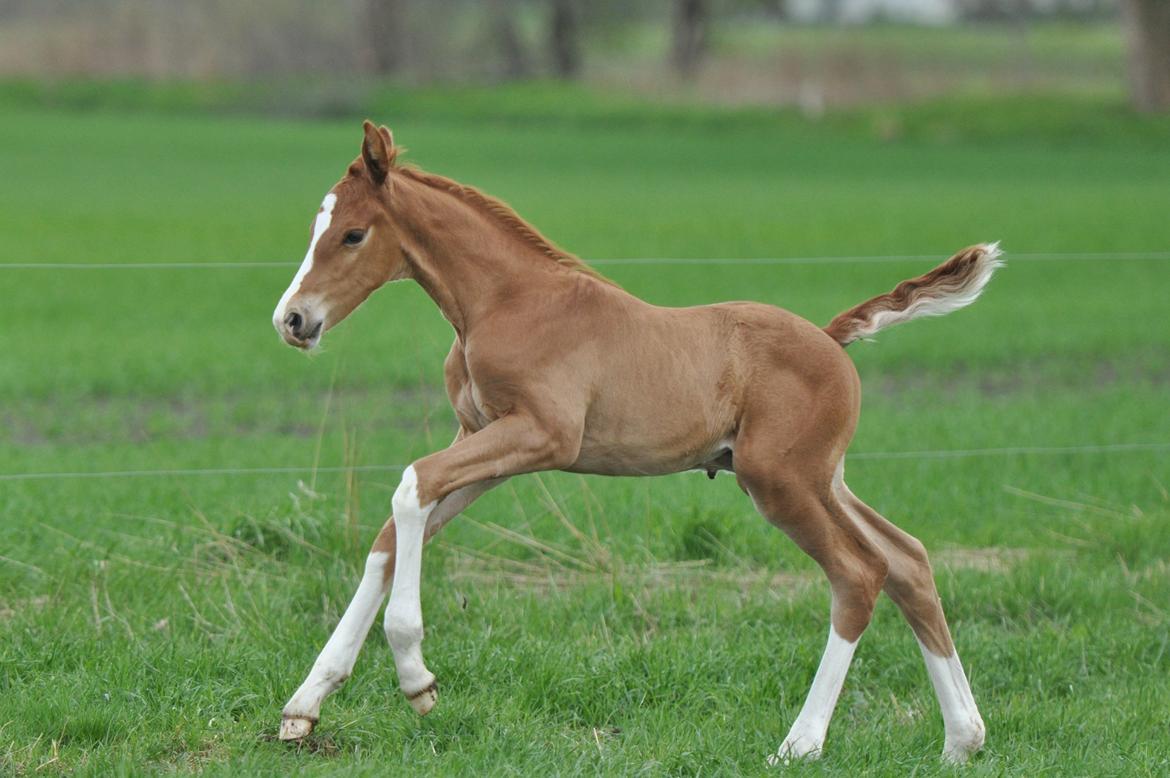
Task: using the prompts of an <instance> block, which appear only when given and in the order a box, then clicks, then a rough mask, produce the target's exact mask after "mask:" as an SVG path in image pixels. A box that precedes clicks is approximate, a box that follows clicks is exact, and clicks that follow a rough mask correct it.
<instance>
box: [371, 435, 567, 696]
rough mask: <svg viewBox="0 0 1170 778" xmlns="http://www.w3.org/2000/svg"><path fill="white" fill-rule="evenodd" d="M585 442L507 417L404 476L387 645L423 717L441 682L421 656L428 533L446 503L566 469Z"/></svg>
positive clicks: (397, 501)
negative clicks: (485, 486)
mask: <svg viewBox="0 0 1170 778" xmlns="http://www.w3.org/2000/svg"><path fill="white" fill-rule="evenodd" d="M579 448H580V435H579V434H578V435H572V434H566V433H564V432H553V431H550V430H548V429H547V428H544V427H542V426H541V425H540V424H539V423H537V422H536V421H535V420H534V419H533V418H531V417H527V416H520V415H512V416H506V417H504V418H503V419H500V420H498V421H495V422H493V423H491V424H489V425H488V426H487V427H485V428H483V429H482V430H480V431H479V432H477V433H475V434H473V435H470V436H468V437H466V438H464V439H462V440H460V441H457V442H456V443H455V444H454V445H452V446H451V447H450V448H448V449H446V450H444V451H440V452H438V453H436V454H432V455H430V456H428V457H425V458H423V459H420V460H419V461H417V462H415V463H414V464H413V465H411V466H410V467H408V468H406V471H405V472H404V473H403V474H402V482H401V483H400V484H399V486H398V489H397V490H396V491H395V492H394V515H395V517H396V519H397V526H398V543H397V548H396V554H395V572H394V584H393V586H392V587H391V590H390V604H389V605H387V606H386V639H387V640H388V641H389V643H390V648H391V650H392V651H393V653H394V664H395V666H396V667H397V669H398V685H399V688H401V689H402V693H403V694H404V695H406V698H407V699H408V700H409V701H410V704H411V707H413V708H414V709H415V711H416V712H417V713H418V714H419V715H422V716H425V715H426V714H427V713H429V712H430V711H431V709H432V708H433V707H434V706H435V703H436V702H437V701H438V690H437V687H436V684H435V676H434V673H432V672H431V671H430V670H428V669H427V666H426V663H425V662H424V661H423V655H422V639H423V617H422V603H421V600H420V597H419V587H420V578H421V572H422V547H423V538H424V532H425V528H426V526H427V524H428V521H429V520H430V517H431V516H432V514H433V513H434V512H435V511H437V510H438V509H439V507H440V506H442V504H443V500H444V499H445V498H446V496H447V495H449V494H452V493H457V492H458V491H459V490H461V489H466V488H469V487H472V486H474V485H476V484H479V483H482V482H484V481H487V480H490V479H502V478H506V477H508V476H511V475H518V474H520V473H529V472H535V471H538V470H552V469H558V468H562V467H566V466H568V465H570V464H572V462H573V461H575V459H576V456H577V451H578V450H579Z"/></svg>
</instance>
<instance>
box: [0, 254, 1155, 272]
mask: <svg viewBox="0 0 1170 778" xmlns="http://www.w3.org/2000/svg"><path fill="white" fill-rule="evenodd" d="M948 256H950V255H949V254H948V253H946V252H940V253H938V254H879V255H860V254H859V255H844V256H824V257H615V258H610V259H590V260H586V261H587V262H589V264H591V265H598V266H602V267H606V266H608V267H620V266H636V265H659V266H680V267H682V266H688V265H694V266H708V267H710V266H716V267H717V266H736V265H850V264H852V265H866V264H883V263H890V262H939V261H941V260H942V259H943V258H945V257H948ZM1007 259H1008V260H1009V261H1011V262H1021V261H1022V262H1066V261H1067V262H1127V261H1142V260H1154V261H1166V260H1170V251H1128V252H1126V251H1122V252H1117V251H1113V252H1106V251H1099V252H1098V251H1087V252H1038V253H1021V254H1008V255H1007ZM300 264H301V263H300V262H299V261H241V262H220V261H208V262H2V263H0V270H255V269H275V268H293V267H299V266H300Z"/></svg>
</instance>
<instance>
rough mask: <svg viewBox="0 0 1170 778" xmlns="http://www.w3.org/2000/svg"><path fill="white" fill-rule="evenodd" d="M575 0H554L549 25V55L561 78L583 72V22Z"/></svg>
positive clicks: (554, 68) (555, 70)
mask: <svg viewBox="0 0 1170 778" xmlns="http://www.w3.org/2000/svg"><path fill="white" fill-rule="evenodd" d="M580 21H581V20H580V17H579V14H578V12H577V3H576V2H575V0H552V15H551V17H550V18H549V26H548V47H549V55H550V56H551V58H552V66H553V72H554V73H556V75H557V76H558V77H560V78H576V77H577V76H578V75H580V73H581V24H580Z"/></svg>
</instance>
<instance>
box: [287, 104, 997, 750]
mask: <svg viewBox="0 0 1170 778" xmlns="http://www.w3.org/2000/svg"><path fill="white" fill-rule="evenodd" d="M396 156H397V149H396V148H395V146H394V142H393V139H392V138H391V135H390V132H389V130H387V129H386V128H385V127H380V128H375V127H374V126H373V125H372V124H370V123H369V122H366V123H365V138H364V141H363V143H362V150H361V156H360V157H358V159H356V160H355V161H354V162H353V163H352V164H351V165H350V166H349V170H348V171H347V173H346V175H345V177H344V178H342V179H341V181H340V182H338V184H337V185H336V186H334V187H333V189H331V190H330V191H329V193H328V194H327V195H325V200H324V202H322V204H321V209H320V210H319V211H318V212H317V217H316V220H315V222H314V224H313V235H312V239H311V241H310V243H309V250H308V253H307V254H306V256H305V260H304V263H303V264H302V265H301V268H300V270H298V271H297V274H296V276H295V277H294V278H293V280H292V284H291V285H290V286H289V287H288V290H287V291H286V292H285V293H284V296H283V297H281V298H280V302H279V304H278V305H277V306H276V311H275V313H274V314H273V324H274V325H275V326H276V329H277V331H278V332H279V333H280V335H281V337H283V338H284V340H285V341H286V342H287V343H289V344H290V345H292V346H296V347H297V348H300V349H304V350H309V349H312V348H313V347H314V346H316V345H317V343H318V342H319V341H320V339H321V335H322V333H324V332H325V331H326V330H328V329H329V328H330V327H333V326H334V325H336V324H337V323H338V322H340V321H341V320H342V319H344V318H345V317H346V316H347V315H349V313H350V312H352V311H353V310H354V309H355V308H356V307H357V306H358V305H360V304H361V303H362V302H363V301H364V300H365V299H366V298H367V297H368V296H369V295H370V294H371V293H372V292H373V291H374V290H376V289H377V288H378V287H380V286H382V285H383V284H385V283H387V282H389V281H398V280H402V279H413V280H414V281H416V282H417V283H418V284H419V285H420V286H422V288H423V289H424V290H425V291H426V293H427V294H428V295H429V296H430V297H431V299H433V300H434V301H435V304H436V305H437V306H438V307H439V310H440V311H441V312H442V313H443V316H445V317H446V319H447V321H449V322H450V323H451V326H452V327H454V329H455V343H454V345H452V347H451V351H450V353H449V354H448V356H447V360H446V364H445V366H444V369H445V375H446V385H447V394H448V396H449V397H450V400H451V404H452V405H453V406H454V408H455V413H456V415H457V416H458V419H459V431H458V434H457V435H456V436H455V441H454V442H453V443H452V444H451V445H450V446H449V447H448V448H446V449H444V450H443V451H439V452H437V453H435V454H431V455H430V456H426V457H423V458H422V459H419V460H417V461H416V462H414V463H413V464H412V465H411V466H409V467H407V468H406V471H405V472H404V473H403V474H402V482H401V483H400V484H399V486H398V489H397V490H396V491H395V493H394V498H393V503H392V505H393V516H392V517H391V518H390V519H389V520H388V521H387V522H386V524H385V526H384V527H383V528H382V531H381V532H380V533H379V535H378V538H377V540H375V541H374V545H373V548H372V549H371V550H370V554H369V557H368V558H367V561H366V567H365V574H364V575H363V576H362V580H361V583H360V585H359V586H358V589H357V593H356V594H355V595H354V598H353V601H352V602H351V603H350V605H349V607H348V608H347V609H346V611H345V615H344V616H342V618H341V622H340V623H339V624H338V626H337V629H336V630H335V631H334V633H333V635H332V637H330V638H329V642H328V643H326V645H325V648H324V650H323V651H322V652H321V654H320V656H319V657H318V658H317V661H316V662H315V663H314V665H313V669H312V671H311V672H310V673H309V676H308V678H307V679H306V680H305V682H304V683H303V684H302V685H301V687H300V688H299V689H297V691H296V693H295V694H294V695H293V696H292V699H290V700H289V702H288V704H287V705H285V707H284V718H283V721H282V723H281V727H280V737H281V738H282V739H285V740H295V739H299V738H303V737H305V736H306V735H308V734H309V733H310V732H311V731H312V729H313V727H314V725H315V724H316V722H317V716H318V712H319V711H320V707H321V702H322V700H323V699H324V698H325V697H326V696H327V695H328V694H330V693H331V692H333V691H334V690H335V689H336V688H337V687H338V686H340V685H341V683H342V682H343V681H344V680H345V679H346V678H347V677H348V676H349V674H350V672H351V671H352V669H353V665H354V661H355V660H356V658H357V654H358V651H359V650H360V648H361V644H362V642H363V640H364V639H365V636H366V633H367V632H368V631H369V629H370V626H371V624H372V623H373V621H374V618H375V616H376V615H377V612H378V608H379V607H380V606H381V604H382V601H383V599H384V598H385V597H386V593H387V590H389V592H390V604H389V605H388V606H387V608H386V621H385V624H386V637H387V638H388V640H389V642H390V647H391V649H392V650H393V653H394V663H395V666H396V667H397V670H398V682H399V686H400V687H401V689H402V691H403V693H404V694H405V695H406V697H407V699H408V700H409V701H410V704H411V705H412V706H413V707H414V709H415V710H416V711H417V712H418V713H419V714H420V715H425V714H426V713H428V712H429V711H430V710H431V708H432V707H434V705H435V703H436V701H437V699H438V692H437V688H436V685H435V676H434V675H433V674H432V673H431V672H430V671H429V670H428V669H427V667H426V665H425V664H424V663H423V655H422V649H421V643H422V638H423V619H422V609H421V606H420V604H419V573H420V565H421V559H422V547H423V543H424V541H425V540H426V539H427V538H429V537H430V536H431V535H433V534H434V533H436V532H438V531H439V530H440V529H441V528H442V527H443V525H445V524H446V523H447V522H448V521H450V520H451V519H452V518H454V517H455V515H456V514H458V513H459V512H460V511H462V510H463V509H464V508H466V507H467V506H468V505H469V504H470V503H471V502H472V501H473V500H474V499H476V498H477V497H479V496H480V495H481V494H483V493H484V492H486V491H487V490H488V489H490V488H492V487H493V486H496V485H497V484H499V483H501V482H502V481H504V480H505V479H507V478H508V477H510V476H513V475H519V474H521V473H532V472H536V471H540V470H566V471H569V472H574V473H596V474H601V475H659V474H666V473H676V472H679V471H682V470H692V469H703V470H707V471H708V472H709V473H711V474H714V472H715V471H716V470H729V471H732V472H734V473H735V477H736V480H737V481H738V483H739V485H740V487H741V488H742V489H743V490H744V491H745V492H747V494H748V495H749V496H750V497H751V498H752V500H753V501H754V503H755V505H756V508H757V509H758V510H759V511H760V513H762V514H763V515H764V517H765V518H766V519H768V521H770V522H772V523H773V524H774V525H775V526H777V527H779V528H780V529H782V530H784V532H785V533H787V534H788V536H789V537H791V538H792V539H793V540H794V541H795V542H796V543H797V544H798V545H799V546H800V547H801V548H802V549H804V550H805V551H806V552H807V553H808V554H809V555H810V556H811V557H812V558H813V559H815V560H816V561H817V563H818V564H819V565H820V566H821V568H822V569H823V570H824V572H825V575H826V576H827V577H828V579H829V584H830V587H831V589H832V595H833V596H832V611H831V619H830V621H831V626H830V630H829V640H828V646H827V647H826V649H825V652H824V656H823V658H822V659H821V664H820V667H819V669H818V670H817V673H816V676H815V678H814V679H813V682H812V688H811V689H810V690H809V694H808V699H807V700H806V702H805V704H804V707H803V708H802V709H801V711H800V715H799V716H797V719H796V722H795V723H794V724H793V726H792V729H791V731H790V732H789V733H788V736H787V737H786V738H785V739H784V742H783V743H782V744H781V745H780V748H779V750H778V751H777V752H776V754H775V755H773V756H772V757H771V758H770V761H771V762H775V761H778V760H788V759H793V758H802V757H815V756H817V755H819V753H820V751H821V748H822V746H823V744H824V740H825V733H826V731H827V729H828V726H829V718H830V716H831V715H832V713H833V708H834V707H835V705H836V702H837V696H838V695H839V693H840V691H841V686H842V684H843V683H844V680H845V674H846V671H847V670H848V668H849V663H850V660H851V659H852V657H853V651H854V648H855V647H856V645H857V640H858V638H860V637H861V633H862V632H864V631H865V628H866V626H867V625H868V624H869V621H870V616H871V614H872V612H873V608H874V602H875V600H876V599H877V596H878V594H879V592H881V591H882V590H884V591H885V592H886V593H887V594H889V595H890V597H891V598H892V599H893V600H894V602H895V603H897V605H898V606H899V608H901V610H902V613H903V614H904V615H905V617H906V619H907V621H909V623H910V626H911V627H912V628H913V629H914V633H915V635H916V636H917V637H918V642H919V644H920V646H921V648H922V655H923V657H924V659H925V660H926V668H927V671H928V672H929V674H930V678H931V681H932V682H933V684H934V689H935V692H936V693H937V695H938V700H939V704H940V705H941V707H942V715H943V721H944V723H945V725H946V740H945V745H944V747H943V756H944V757H945V758H946V759H948V760H952V761H963V760H965V759H966V758H967V757H968V756H969V755H970V754H972V753H974V752H975V751H977V750H978V749H979V748H980V747H981V746H982V744H983V736H984V728H983V721H982V719H981V718H980V716H979V711H978V710H977V709H976V707H975V701H974V699H973V698H972V696H971V689H970V686H969V685H968V683H967V678H966V676H965V675H964V673H963V668H962V665H961V664H960V663H959V658H958V656H957V655H956V653H955V648H954V645H953V644H952V642H951V635H950V631H949V629H948V628H947V623H946V619H945V618H944V616H943V611H942V607H941V605H940V603H939V597H938V593H937V592H936V590H935V585H934V578H933V575H932V573H931V569H930V563H929V561H928V560H927V557H926V551H925V549H924V548H923V546H922V544H921V543H920V542H919V541H918V540H916V539H915V538H913V537H911V536H910V535H908V534H906V533H905V532H903V531H901V530H900V529H898V528H897V527H895V526H894V525H893V524H891V523H890V522H888V521H886V520H885V519H884V518H882V517H881V516H880V515H879V514H878V513H877V512H876V511H874V510H873V509H872V508H870V507H869V506H867V505H866V504H865V503H863V502H862V501H861V500H859V499H858V498H857V497H856V496H854V494H853V493H852V492H850V491H849V488H848V487H847V486H846V485H845V481H844V480H843V474H844V456H845V450H846V448H848V446H849V441H850V439H851V438H852V436H853V431H854V429H855V427H856V425H857V416H858V411H859V405H860V399H861V391H860V384H859V380H858V377H857V371H856V370H855V368H854V366H853V362H852V361H851V360H850V359H849V358H848V356H846V354H845V349H844V348H843V347H844V346H847V345H848V344H850V343H852V342H853V341H855V340H858V339H859V338H865V337H869V336H871V335H873V334H875V333H876V332H878V331H879V330H881V329H884V328H886V327H889V326H891V325H894V324H898V323H900V322H904V321H909V320H910V319H914V318H917V317H920V316H934V315H940V314H944V313H949V312H950V311H953V310H956V309H957V308H961V307H963V306H965V305H968V304H969V303H971V302H973V301H974V300H975V298H976V297H978V296H979V293H980V292H981V291H982V290H983V287H984V286H985V285H986V284H987V282H988V281H989V280H990V278H991V274H992V272H993V271H994V270H995V268H996V267H997V266H998V264H999V263H998V262H997V257H998V256H999V251H998V249H997V248H996V246H995V245H979V246H974V247H972V248H969V249H965V250H963V251H961V252H959V253H958V254H956V255H955V256H954V257H952V258H951V259H950V260H948V261H947V262H945V263H943V264H942V265H940V266H939V267H937V268H935V269H934V270H932V271H930V272H929V273H927V274H925V275H923V276H920V277H918V278H915V279H912V280H909V281H904V282H902V283H901V284H899V285H898V286H897V287H896V288H895V289H894V290H893V291H892V292H890V293H888V294H884V295H881V296H879V297H875V298H873V299H872V300H869V301H867V302H864V303H862V304H861V305H858V306H857V307H855V308H852V309H850V310H848V311H846V312H844V313H842V314H840V315H839V316H837V317H836V318H835V319H833V321H831V322H830V323H829V325H828V326H827V327H825V328H824V329H821V328H820V327H817V326H816V325H814V324H811V323H809V322H808V321H806V320H804V319H802V318H800V317H799V316H796V315H795V314H792V313H789V312H787V311H784V310H781V309H778V308H773V307H772V306H769V305H763V304H760V303H749V302H737V303H722V304H718V305H707V306H700V307H695V308H660V307H658V306H655V305H650V304H649V303H646V302H643V301H642V300H639V299H638V298H636V297H634V296H633V295H630V294H628V293H627V292H624V291H622V290H621V289H619V288H618V287H617V286H615V285H614V284H612V283H610V282H609V281H606V280H605V279H604V278H601V277H600V276H598V275H597V274H596V273H595V272H593V271H592V270H591V269H590V268H589V267H588V266H586V265H585V264H584V263H582V262H581V261H580V260H578V259H576V258H575V257H573V256H572V255H570V254H567V253H565V252H563V251H561V250H560V249H559V248H557V247H556V246H554V245H553V244H552V243H550V242H549V241H548V240H546V239H545V238H544V237H543V236H542V235H541V234H540V233H539V232H537V231H536V230H535V229H534V228H533V227H531V226H530V225H529V224H527V223H526V222H524V221H523V220H522V219H521V218H520V217H519V216H517V215H516V213H515V212H514V211H512V210H511V209H510V208H509V207H508V206H506V205H505V204H503V203H502V202H500V201H498V200H495V199H493V198H491V197H488V196H487V195H485V194H483V193H481V192H479V191H477V190H475V189H473V188H471V187H469V186H464V185H463V184H459V183H456V182H455V181H452V180H450V179H447V178H443V177H440V176H437V175H432V174H430V173H424V172H422V171H420V170H417V169H414V168H411V167H404V166H399V165H396V164H395V157H396Z"/></svg>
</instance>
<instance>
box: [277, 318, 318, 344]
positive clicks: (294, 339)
mask: <svg viewBox="0 0 1170 778" xmlns="http://www.w3.org/2000/svg"><path fill="white" fill-rule="evenodd" d="M324 329H325V321H324V320H321V321H319V322H317V324H316V325H314V326H313V329H312V330H310V331H309V332H308V334H306V335H304V336H298V335H294V334H293V333H292V332H290V331H289V330H288V329H287V328H281V330H280V335H281V337H283V338H284V342H285V343H287V344H288V345H290V346H292V347H293V348H298V349H300V350H301V351H312V350H313V349H314V348H316V346H317V344H318V343H320V342H321V333H322V331H323V330H324Z"/></svg>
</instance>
